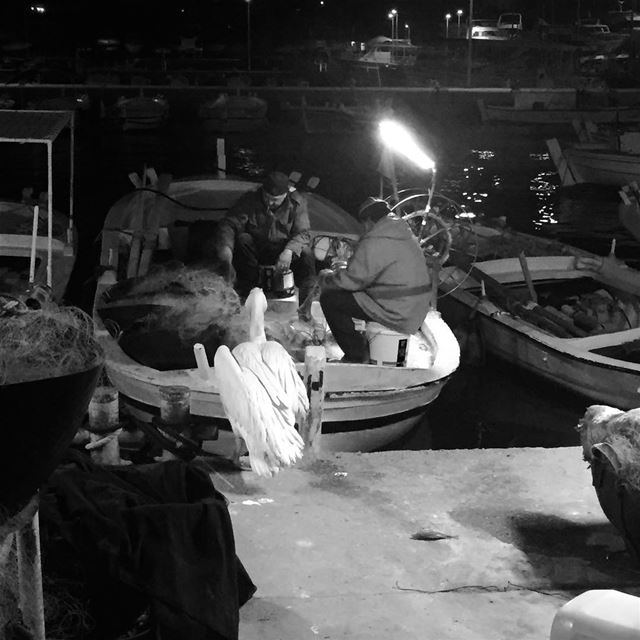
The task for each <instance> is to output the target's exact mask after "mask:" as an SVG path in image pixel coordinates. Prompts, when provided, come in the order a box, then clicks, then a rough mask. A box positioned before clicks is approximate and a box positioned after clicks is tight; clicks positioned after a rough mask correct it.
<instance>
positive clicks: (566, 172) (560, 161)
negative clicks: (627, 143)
mask: <svg viewBox="0 0 640 640" xmlns="http://www.w3.org/2000/svg"><path fill="white" fill-rule="evenodd" d="M546 142H547V148H548V149H549V155H550V156H551V159H552V160H553V163H554V164H555V166H556V169H557V171H558V175H559V176H560V180H561V182H562V186H565V187H568V186H572V185H575V184H580V183H583V182H590V183H594V184H604V185H613V186H619V187H621V186H624V185H625V184H628V183H630V182H633V181H634V180H638V179H639V178H640V154H638V153H633V152H629V151H623V150H621V149H617V148H614V147H612V146H609V145H607V144H604V143H595V144H589V143H587V144H583V143H578V144H575V145H572V146H568V147H566V148H564V149H563V148H562V147H561V146H560V143H559V142H558V140H557V138H550V139H548V140H547V141H546Z"/></svg>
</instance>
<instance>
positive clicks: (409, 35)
mask: <svg viewBox="0 0 640 640" xmlns="http://www.w3.org/2000/svg"><path fill="white" fill-rule="evenodd" d="M404 28H405V29H406V30H407V42H409V43H410V42H411V27H410V26H409V24H408V23H405V25H404Z"/></svg>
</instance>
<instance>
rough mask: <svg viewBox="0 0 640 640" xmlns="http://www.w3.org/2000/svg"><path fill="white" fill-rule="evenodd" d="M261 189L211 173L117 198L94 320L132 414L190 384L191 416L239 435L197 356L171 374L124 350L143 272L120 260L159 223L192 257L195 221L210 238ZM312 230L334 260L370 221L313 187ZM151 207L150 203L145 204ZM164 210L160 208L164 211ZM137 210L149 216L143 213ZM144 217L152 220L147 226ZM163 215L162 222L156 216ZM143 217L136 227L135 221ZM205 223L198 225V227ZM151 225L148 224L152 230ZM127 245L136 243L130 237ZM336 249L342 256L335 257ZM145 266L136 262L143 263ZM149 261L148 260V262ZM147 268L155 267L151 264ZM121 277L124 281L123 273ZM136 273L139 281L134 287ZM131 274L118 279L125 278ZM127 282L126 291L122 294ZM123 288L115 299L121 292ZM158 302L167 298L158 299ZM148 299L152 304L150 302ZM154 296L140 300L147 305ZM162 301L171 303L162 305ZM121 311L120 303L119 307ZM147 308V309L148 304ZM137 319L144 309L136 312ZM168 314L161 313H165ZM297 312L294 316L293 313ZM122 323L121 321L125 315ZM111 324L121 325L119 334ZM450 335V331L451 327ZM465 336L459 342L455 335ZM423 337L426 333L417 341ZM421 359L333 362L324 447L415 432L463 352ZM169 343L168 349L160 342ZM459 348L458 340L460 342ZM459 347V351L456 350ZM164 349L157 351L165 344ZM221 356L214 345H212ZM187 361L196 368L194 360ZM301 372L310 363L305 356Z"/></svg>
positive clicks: (174, 245)
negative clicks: (126, 323) (398, 363)
mask: <svg viewBox="0 0 640 640" xmlns="http://www.w3.org/2000/svg"><path fill="white" fill-rule="evenodd" d="M255 187H257V184H256V183H250V182H247V181H242V180H233V179H219V180H216V179H207V180H185V181H178V182H176V183H173V184H171V185H170V186H167V185H165V187H164V188H163V187H162V186H161V185H160V183H159V184H158V188H157V189H156V191H161V192H164V195H168V196H169V197H170V199H167V198H164V196H163V195H162V193H160V194H159V193H155V194H153V193H150V192H149V191H148V190H146V191H138V192H135V193H134V194H133V195H132V196H129V197H127V198H124V199H123V200H122V201H120V202H119V203H116V205H114V207H113V208H112V210H111V211H110V212H109V214H108V215H107V219H106V223H105V232H104V233H103V246H102V264H103V266H104V267H106V268H108V269H109V270H108V271H107V272H106V273H107V274H108V275H109V277H110V280H111V282H112V284H111V285H107V284H105V281H104V278H103V281H102V284H101V285H100V286H99V287H98V291H97V294H96V301H95V306H94V318H95V322H96V327H97V336H98V340H99V341H100V343H101V344H102V346H103V348H104V350H105V354H106V370H107V373H108V375H109V378H110V380H111V382H112V383H113V384H114V385H115V386H116V388H117V389H118V390H119V392H120V397H121V399H122V400H123V401H124V402H125V404H126V405H127V407H128V410H129V412H130V414H131V415H133V416H135V417H136V418H137V419H138V420H141V421H147V422H148V421H151V420H153V417H154V416H158V415H159V413H160V408H161V404H162V401H163V392H164V390H166V389H167V387H175V386H178V387H183V388H187V389H188V390H189V397H190V413H191V416H192V417H193V418H194V419H197V420H199V421H204V422H205V423H208V424H210V425H214V426H216V427H218V428H219V429H220V434H226V435H227V436H228V437H229V438H230V437H231V432H230V430H229V427H228V423H227V421H226V418H225V414H224V411H223V408H222V404H221V401H220V396H219V394H218V392H217V388H216V383H215V369H213V370H212V380H204V379H203V378H202V376H201V374H200V373H199V371H198V369H197V366H196V362H195V360H194V359H193V358H191V359H190V360H189V362H187V363H182V365H181V366H179V367H172V366H171V365H170V364H169V365H167V366H164V367H163V369H164V370H161V369H160V368H159V367H158V366H149V365H148V364H144V363H142V362H140V361H139V360H136V359H134V358H133V357H131V355H130V354H127V353H126V352H125V350H124V349H123V346H124V343H125V342H126V340H123V334H122V333H121V332H122V330H123V322H122V319H121V318H122V313H121V312H122V307H126V306H127V305H130V304H131V302H130V301H127V300H126V292H127V291H128V290H130V284H135V282H136V281H138V282H139V281H140V280H139V276H140V270H139V269H137V270H136V269H128V268H127V270H125V269H124V268H123V266H122V264H117V263H116V260H118V262H120V260H119V259H117V258H115V256H123V255H126V252H125V253H124V254H123V251H122V246H121V243H122V241H123V238H130V237H131V231H132V229H134V234H133V235H134V236H135V235H136V233H137V235H138V239H139V240H140V242H143V241H144V238H145V234H146V238H147V239H148V238H149V237H150V235H149V231H150V229H151V227H153V228H154V229H151V233H152V234H153V233H154V230H155V231H156V232H157V233H156V236H162V235H164V234H163V232H162V231H158V229H162V228H167V229H168V231H167V236H168V237H169V238H170V239H171V242H170V245H171V250H172V252H173V255H172V258H173V259H177V260H184V259H185V258H186V256H187V253H188V246H189V238H188V236H189V227H190V226H191V225H193V227H192V228H193V229H194V230H198V231H197V233H199V234H202V233H203V232H204V228H203V226H202V223H203V222H204V223H215V221H216V220H218V219H219V218H220V217H221V216H222V215H224V213H225V211H226V210H227V209H228V207H229V206H231V204H232V203H233V202H235V200H236V199H237V198H238V197H239V196H240V195H241V194H242V193H244V192H245V191H246V190H248V189H251V188H255ZM306 197H307V202H308V207H309V212H310V219H311V229H312V242H313V247H314V250H315V253H316V259H317V260H318V261H319V262H323V261H326V260H327V259H328V258H330V257H331V255H332V253H333V254H334V252H336V251H338V250H339V248H340V247H341V246H342V247H343V248H344V247H345V246H347V245H348V244H349V243H351V242H353V241H354V240H356V239H357V238H358V237H359V235H360V233H361V229H360V225H359V223H357V222H356V221H355V220H354V219H353V218H351V217H350V216H349V215H348V214H347V213H346V212H345V211H343V210H342V209H340V207H338V206H337V205H335V204H333V203H331V202H330V201H328V200H326V199H324V198H322V197H321V196H319V195H318V194H315V193H313V192H307V193H306ZM145 204H146V207H145ZM154 207H157V208H156V209H154ZM136 211H138V212H140V213H139V214H136ZM136 217H137V219H138V220H142V221H144V220H147V222H146V223H145V222H143V224H142V226H140V224H138V225H137V229H136V222H135V218H136ZM154 220H155V222H154ZM132 221H133V224H132ZM198 224H199V226H196V225H198ZM143 227H144V228H143ZM125 242H128V240H127V241H125ZM147 249H150V252H149V253H147V254H146V255H147V258H146V259H147V260H149V259H151V261H153V258H154V256H153V254H154V252H155V245H153V246H151V245H149V246H148V247H147ZM140 250H141V253H142V255H145V248H144V245H141V244H140V243H139V244H138V249H137V250H135V249H134V252H135V251H138V253H140ZM128 253H129V257H128V258H127V260H128V263H129V264H130V263H131V260H130V255H131V248H130V247H129V248H128ZM334 255H335V254H334ZM134 262H135V261H134ZM140 262H143V259H142V258H140ZM143 271H145V272H146V266H145V267H144V270H143ZM116 274H119V278H116V277H114V276H115V275H116ZM126 275H129V276H130V277H132V280H131V281H130V283H127V282H126V280H127V278H126ZM118 279H120V280H123V279H124V280H125V282H121V283H120V284H118V283H117V282H116V280H118ZM118 288H120V290H121V291H124V292H125V296H124V297H123V296H119V295H117V291H118ZM114 293H115V295H114ZM156 302H157V300H156ZM147 303H148V301H147ZM144 304H145V301H144V300H143V299H141V300H140V305H141V306H142V305H144ZM160 304H162V301H160ZM118 307H119V308H120V309H119V308H118ZM140 308H141V307H139V310H138V311H139V312H138V318H140V313H142V314H144V313H145V310H144V309H142V311H140ZM296 311H297V304H296V303H295V302H294V305H293V306H287V305H286V304H283V305H281V306H280V307H278V305H274V308H273V313H274V315H276V316H278V317H279V318H280V319H281V320H282V321H283V322H284V323H285V324H286V323H291V322H295V319H297V313H296ZM133 313H134V315H135V313H136V311H135V310H134V311H133ZM162 314H163V311H162V310H160V315H162ZM293 317H294V318H295V319H294V320H292V318H293ZM118 320H119V321H118ZM109 329H110V330H111V331H109ZM449 333H450V332H449ZM451 338H452V339H453V341H454V342H455V338H453V336H452V335H451ZM416 339H417V340H418V341H419V340H420V338H419V337H417V338H416ZM417 345H418V346H417V351H416V354H417V356H416V359H415V360H414V361H413V363H412V364H411V366H404V367H394V366H382V365H371V364H346V363H341V362H332V361H328V362H326V364H325V370H324V409H323V418H322V436H321V440H320V442H321V444H320V446H321V448H322V449H324V450H334V451H370V450H374V449H378V448H380V447H383V446H385V445H386V444H388V443H389V442H392V441H393V440H395V439H397V438H399V437H400V436H402V435H404V434H405V433H407V432H408V431H409V430H411V429H412V428H413V427H414V426H416V425H417V424H419V423H420V421H421V420H422V419H423V418H424V416H425V413H426V411H427V408H428V406H429V404H430V403H431V402H433V401H434V400H435V399H436V398H437V397H438V395H439V393H440V391H441V389H442V388H443V386H444V384H445V383H446V382H447V380H448V379H449V377H450V376H451V375H452V374H453V373H454V372H455V371H456V369H457V366H458V359H457V355H456V353H452V352H447V350H446V349H445V348H444V345H443V348H442V350H441V352H439V353H438V356H436V359H435V362H430V361H427V360H428V358H427V359H426V360H425V361H424V362H423V361H421V360H420V358H419V355H420V353H421V352H422V351H424V350H422V349H421V347H420V344H419V343H417ZM157 348H160V345H159V344H158V345H157ZM455 349H457V343H455ZM455 349H454V350H453V351H455ZM156 350H157V349H156ZM209 360H210V361H213V349H211V350H210V351H209ZM185 365H186V366H185ZM297 367H298V369H299V371H300V372H302V371H303V368H304V365H303V363H302V362H301V361H298V363H297Z"/></svg>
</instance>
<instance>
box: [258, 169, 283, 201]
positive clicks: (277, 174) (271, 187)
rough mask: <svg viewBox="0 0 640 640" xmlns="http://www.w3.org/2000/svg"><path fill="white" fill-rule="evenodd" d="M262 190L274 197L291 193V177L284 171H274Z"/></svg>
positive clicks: (263, 184)
mask: <svg viewBox="0 0 640 640" xmlns="http://www.w3.org/2000/svg"><path fill="white" fill-rule="evenodd" d="M262 188H263V189H264V190H265V192H266V193H268V194H269V195H272V196H281V195H282V194H283V193H287V192H288V191H289V176H288V175H287V174H286V173H282V171H272V172H271V173H270V174H269V175H268V176H267V177H266V178H265V179H264V182H263V183H262Z"/></svg>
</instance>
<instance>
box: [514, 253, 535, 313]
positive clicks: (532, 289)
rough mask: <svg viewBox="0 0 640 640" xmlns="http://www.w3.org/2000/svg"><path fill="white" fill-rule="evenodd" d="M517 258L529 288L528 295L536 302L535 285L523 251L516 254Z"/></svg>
mask: <svg viewBox="0 0 640 640" xmlns="http://www.w3.org/2000/svg"><path fill="white" fill-rule="evenodd" d="M518 260H520V268H521V269H522V274H523V275H524V281H525V282H526V283H527V289H529V295H530V296H531V300H532V301H533V302H535V303H536V304H537V302H538V294H537V293H536V290H535V287H534V286H533V280H532V279H531V271H529V265H528V264H527V256H525V255H524V251H521V252H520V254H519V255H518Z"/></svg>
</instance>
